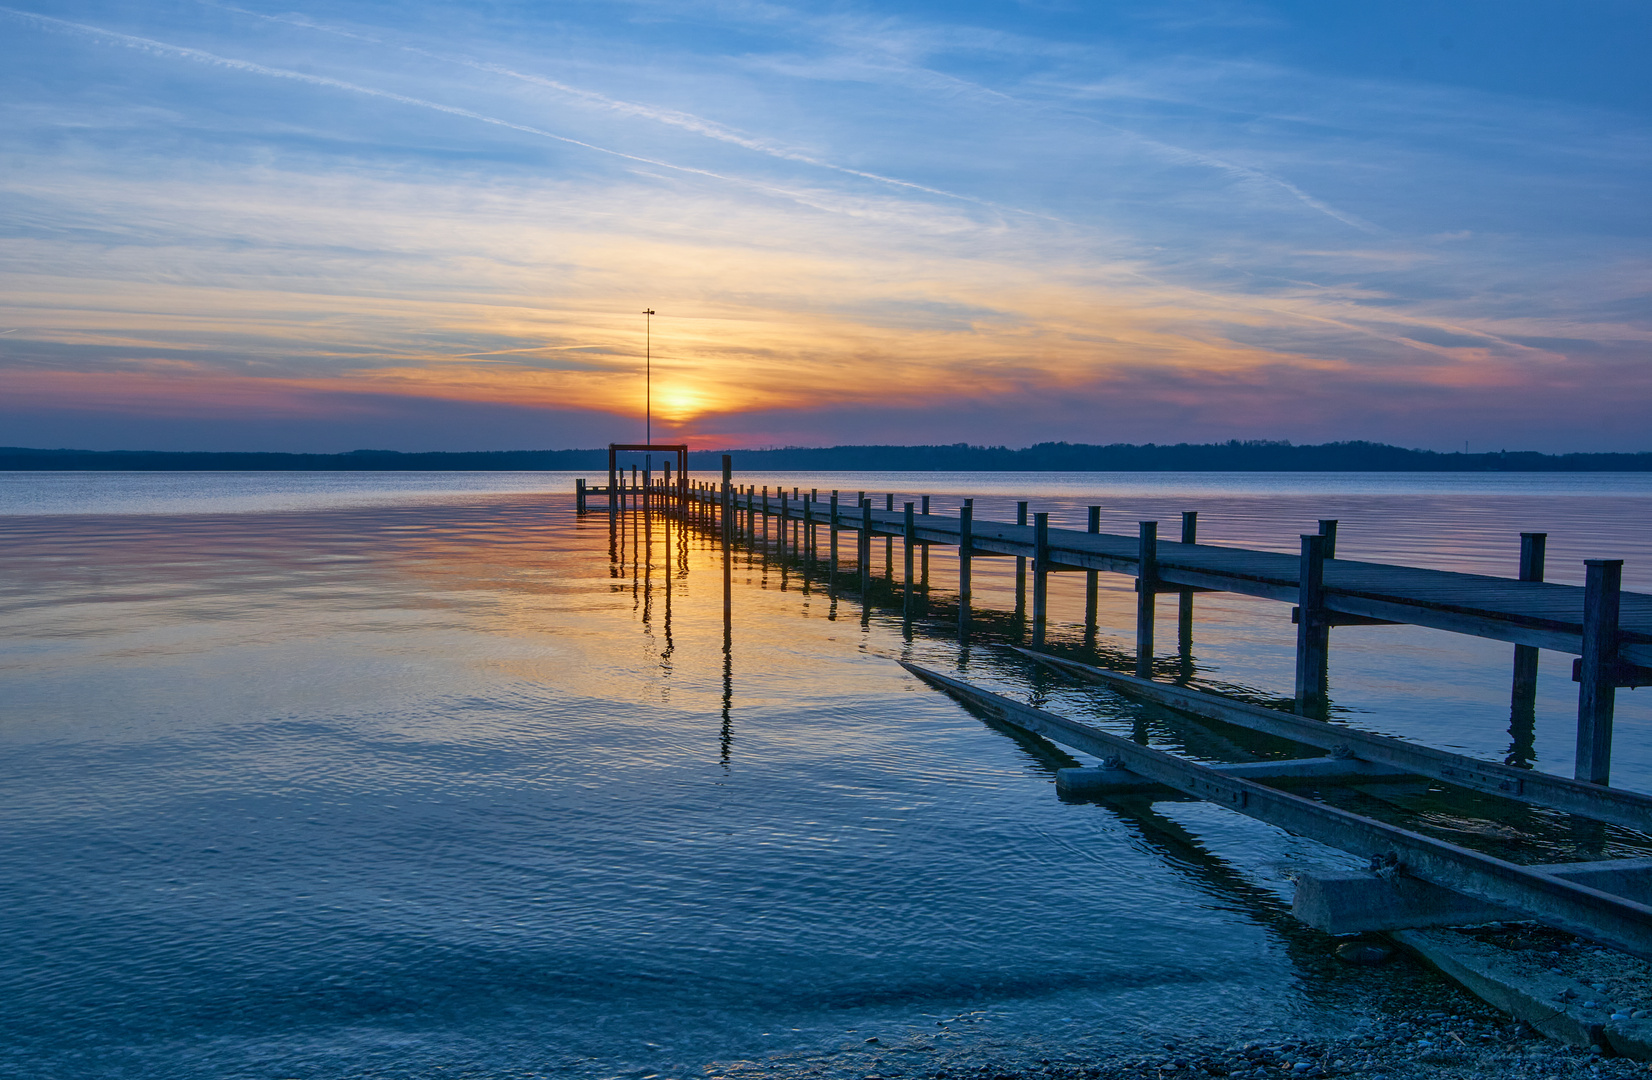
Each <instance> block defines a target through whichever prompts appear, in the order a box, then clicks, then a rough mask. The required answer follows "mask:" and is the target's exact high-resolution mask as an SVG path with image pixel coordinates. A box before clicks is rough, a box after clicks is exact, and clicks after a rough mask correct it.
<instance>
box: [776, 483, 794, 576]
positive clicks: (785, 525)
mask: <svg viewBox="0 0 1652 1080" xmlns="http://www.w3.org/2000/svg"><path fill="white" fill-rule="evenodd" d="M790 528H791V521H790V520H789V518H788V515H787V513H786V489H785V488H781V489H780V528H779V529H778V530H777V531H778V532H779V535H780V548H779V555H780V558H782V559H784V558H785V557H786V539H787V537H786V533H787V531H788V530H789V529H790Z"/></svg>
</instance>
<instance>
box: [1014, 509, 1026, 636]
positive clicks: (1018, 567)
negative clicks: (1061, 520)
mask: <svg viewBox="0 0 1652 1080" xmlns="http://www.w3.org/2000/svg"><path fill="white" fill-rule="evenodd" d="M1015 523H1016V524H1017V525H1021V526H1025V525H1026V524H1027V504H1026V503H1024V502H1018V503H1016V504H1015ZM1026 618H1027V557H1026V556H1025V555H1017V556H1016V557H1015V622H1016V625H1017V626H1020V625H1021V624H1022V623H1023V622H1024V621H1025V620H1026Z"/></svg>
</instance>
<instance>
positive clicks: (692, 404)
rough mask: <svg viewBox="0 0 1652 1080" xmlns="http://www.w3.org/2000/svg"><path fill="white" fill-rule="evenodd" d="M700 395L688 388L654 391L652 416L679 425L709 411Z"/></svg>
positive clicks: (666, 388) (709, 403)
mask: <svg viewBox="0 0 1652 1080" xmlns="http://www.w3.org/2000/svg"><path fill="white" fill-rule="evenodd" d="M711 407H712V405H711V402H710V401H708V400H707V399H706V397H705V395H703V394H702V393H700V392H699V391H698V390H696V389H694V388H693V387H688V386H665V387H661V388H659V389H657V390H655V391H654V415H655V416H658V417H660V418H661V419H662V420H669V421H671V422H672V423H677V424H681V423H684V422H686V421H689V420H692V419H694V418H695V417H696V416H699V415H700V414H701V413H704V412H707V411H709V410H710V409H711Z"/></svg>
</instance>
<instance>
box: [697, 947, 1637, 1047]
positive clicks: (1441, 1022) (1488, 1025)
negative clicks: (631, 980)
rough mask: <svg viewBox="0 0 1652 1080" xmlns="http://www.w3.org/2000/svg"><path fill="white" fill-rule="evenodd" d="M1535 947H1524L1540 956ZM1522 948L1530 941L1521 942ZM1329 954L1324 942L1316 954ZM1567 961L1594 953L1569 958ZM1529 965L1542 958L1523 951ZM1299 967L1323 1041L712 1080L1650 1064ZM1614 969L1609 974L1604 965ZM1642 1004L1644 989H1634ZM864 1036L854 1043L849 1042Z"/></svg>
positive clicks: (1198, 1043)
mask: <svg viewBox="0 0 1652 1080" xmlns="http://www.w3.org/2000/svg"><path fill="white" fill-rule="evenodd" d="M1535 933H1536V934H1538V935H1542V936H1544V937H1545V940H1544V941H1541V942H1539V941H1535V940H1534V941H1532V942H1530V943H1526V944H1528V945H1530V946H1537V945H1542V946H1543V947H1544V949H1545V950H1547V949H1548V947H1549V944H1550V943H1549V942H1548V941H1547V935H1548V934H1549V933H1551V932H1544V931H1537V932H1535ZM1528 936H1531V935H1530V934H1528ZM1327 944H1328V942H1327ZM1575 951H1576V952H1577V953H1578V954H1585V955H1588V956H1593V954H1594V953H1596V952H1603V950H1595V949H1592V948H1590V947H1587V946H1581V945H1579V946H1575ZM1533 955H1534V956H1535V957H1542V958H1545V961H1544V962H1547V959H1546V958H1548V957H1549V956H1551V955H1553V954H1552V953H1551V952H1549V951H1541V952H1539V951H1537V950H1536V949H1535V948H1534V950H1533ZM1322 956H1323V958H1322V959H1321V958H1317V957H1316V958H1313V959H1307V958H1304V960H1305V962H1304V963H1303V965H1302V968H1301V971H1302V974H1303V975H1304V977H1305V978H1304V986H1303V989H1304V990H1305V991H1306V992H1307V993H1308V995H1309V996H1310V997H1312V998H1313V999H1315V1000H1316V1001H1317V1002H1318V1003H1319V1004H1320V1005H1321V1006H1329V1007H1330V1009H1331V1010H1332V1011H1333V1012H1335V1013H1337V1014H1338V1015H1340V1016H1341V1017H1343V1018H1344V1019H1345V1021H1346V1022H1345V1023H1341V1024H1339V1025H1336V1026H1337V1027H1340V1029H1341V1030H1340V1031H1337V1032H1336V1033H1334V1034H1327V1035H1324V1036H1305V1035H1297V1036H1295V1037H1284V1036H1279V1035H1274V1036H1273V1037H1265V1036H1252V1035H1250V1034H1249V1033H1245V1032H1235V1033H1233V1035H1232V1037H1230V1038H1228V1039H1224V1040H1214V1039H1200V1040H1192V1039H1190V1040H1180V1041H1178V1040H1175V1039H1169V1038H1164V1037H1162V1036H1154V1035H1150V1034H1143V1035H1142V1036H1141V1038H1140V1039H1139V1041H1137V1042H1136V1043H1135V1045H1133V1046H1132V1045H1128V1044H1126V1045H1123V1046H1120V1045H1119V1044H1118V1043H1117V1042H1114V1043H1113V1044H1112V1045H1110V1046H1109V1048H1108V1049H1107V1050H1105V1051H1103V1050H1101V1049H1100V1048H1091V1047H1084V1048H1078V1047H1073V1048H1066V1049H1063V1050H1060V1051H1056V1052H1053V1051H1051V1050H1050V1049H1048V1048H1046V1049H1045V1050H1044V1051H1043V1052H1042V1053H1037V1052H1034V1053H1028V1052H1027V1048H1017V1047H1012V1046H1009V1045H999V1046H997V1047H988V1046H977V1047H974V1048H973V1049H970V1050H964V1049H963V1048H962V1047H959V1048H958V1050H957V1051H952V1052H949V1051H948V1050H947V1049H946V1048H945V1047H944V1046H943V1045H941V1044H940V1043H938V1042H936V1041H935V1040H934V1039H931V1038H926V1037H922V1036H910V1035H909V1036H907V1037H905V1038H901V1037H892V1035H885V1036H884V1037H883V1038H878V1037H875V1036H874V1037H866V1038H857V1039H856V1041H855V1042H854V1043H853V1044H850V1043H845V1044H844V1045H843V1046H842V1047H841V1048H840V1049H839V1050H838V1051H837V1052H836V1053H833V1054H830V1055H822V1056H818V1057H813V1058H808V1059H795V1058H794V1059H791V1060H789V1061H767V1062H759V1061H742V1062H725V1063H721V1064H720V1065H716V1066H713V1067H711V1068H708V1069H706V1070H705V1071H704V1072H703V1073H701V1074H700V1075H701V1076H705V1077H710V1078H712V1080H755V1078H756V1077H759V1076H761V1077H763V1078H765V1080H1203V1078H1206V1077H1233V1078H1235V1080H1251V1078H1255V1080H1278V1078H1291V1080H1322V1078H1328V1077H1350V1078H1359V1080H1425V1078H1426V1080H1620V1078H1628V1077H1640V1078H1647V1077H1652V1064H1649V1063H1646V1062H1639V1061H1634V1060H1631V1059H1628V1058H1620V1057H1610V1056H1606V1055H1604V1054H1602V1053H1601V1052H1600V1051H1599V1050H1595V1049H1588V1050H1585V1049H1580V1048H1576V1047H1570V1046H1565V1045H1562V1044H1560V1043H1557V1042H1555V1041H1553V1040H1551V1039H1549V1038H1547V1037H1546V1036H1544V1035H1542V1034H1540V1033H1539V1032H1537V1031H1534V1030H1533V1029H1532V1028H1531V1027H1529V1026H1527V1025H1525V1024H1523V1023H1520V1022H1518V1021H1516V1020H1513V1019H1512V1018H1510V1017H1509V1016H1507V1015H1506V1014H1504V1013H1501V1012H1499V1011H1497V1010H1496V1009H1493V1008H1492V1007H1490V1006H1489V1005H1487V1004H1485V1003H1484V1002H1482V1001H1480V1000H1479V999H1478V998H1476V997H1474V996H1473V995H1471V994H1469V993H1468V992H1467V991H1465V990H1464V989H1463V988H1462V987H1460V986H1458V985H1457V984H1456V983H1455V982H1452V981H1451V980H1449V979H1446V978H1445V977H1443V976H1441V975H1439V974H1438V973H1437V972H1434V971H1432V970H1429V969H1426V968H1424V967H1422V966H1421V965H1420V964H1418V963H1417V962H1416V961H1414V960H1412V959H1410V958H1409V957H1406V956H1404V955H1403V954H1402V955H1396V956H1395V957H1394V958H1393V959H1392V960H1391V961H1389V962H1388V963H1385V964H1382V965H1380V966H1370V967H1361V966H1351V965H1348V964H1343V963H1338V962H1337V961H1335V960H1334V959H1332V958H1331V952H1330V950H1329V949H1326V950H1325V952H1324V953H1323V954H1322ZM1614 966H1615V965H1614ZM1637 989H1638V990H1640V991H1641V992H1643V993H1644V992H1645V991H1646V990H1647V988H1646V987H1644V986H1643V987H1637ZM859 1034H860V1035H861V1036H864V1034H865V1033H864V1032H861V1033H859Z"/></svg>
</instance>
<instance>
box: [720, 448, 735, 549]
mask: <svg viewBox="0 0 1652 1080" xmlns="http://www.w3.org/2000/svg"><path fill="white" fill-rule="evenodd" d="M733 479H734V461H733V459H732V458H731V457H730V456H729V455H728V454H724V455H723V498H722V511H723V547H724V548H728V547H730V546H731V545H733V543H734V485H733V484H732V483H731V482H730V481H732V480H733ZM723 561H724V563H727V562H728V560H727V559H724V560H723Z"/></svg>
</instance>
